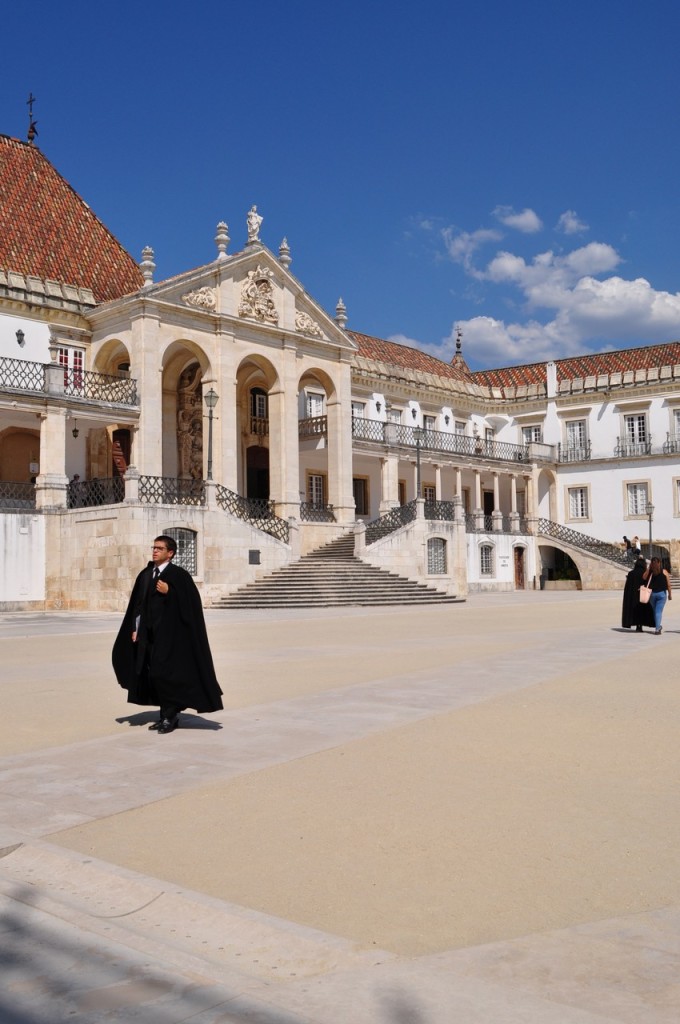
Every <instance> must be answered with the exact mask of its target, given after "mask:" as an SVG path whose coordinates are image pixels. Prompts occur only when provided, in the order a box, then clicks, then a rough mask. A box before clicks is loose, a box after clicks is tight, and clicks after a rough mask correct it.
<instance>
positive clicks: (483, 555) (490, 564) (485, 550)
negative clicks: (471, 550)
mask: <svg viewBox="0 0 680 1024" xmlns="http://www.w3.org/2000/svg"><path fill="white" fill-rule="evenodd" d="M493 556H494V551H493V544H482V545H481V547H480V549H479V572H480V574H481V575H482V576H493V574H494V557H493Z"/></svg>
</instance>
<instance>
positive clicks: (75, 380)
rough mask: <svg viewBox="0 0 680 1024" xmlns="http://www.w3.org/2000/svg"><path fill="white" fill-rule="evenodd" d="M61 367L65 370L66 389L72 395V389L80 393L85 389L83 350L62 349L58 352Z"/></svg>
mask: <svg viewBox="0 0 680 1024" xmlns="http://www.w3.org/2000/svg"><path fill="white" fill-rule="evenodd" d="M58 361H59V365H60V366H61V367H63V370H64V387H65V388H66V390H67V391H68V392H71V393H72V389H73V390H75V391H80V390H81V389H82V387H83V383H84V376H83V371H84V369H85V353H84V352H83V350H82V348H60V349H59V351H58Z"/></svg>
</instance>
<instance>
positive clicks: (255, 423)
mask: <svg viewBox="0 0 680 1024" xmlns="http://www.w3.org/2000/svg"><path fill="white" fill-rule="evenodd" d="M250 433H251V434H255V435H256V436H257V437H268V436H269V418H268V417H267V416H251V417H250Z"/></svg>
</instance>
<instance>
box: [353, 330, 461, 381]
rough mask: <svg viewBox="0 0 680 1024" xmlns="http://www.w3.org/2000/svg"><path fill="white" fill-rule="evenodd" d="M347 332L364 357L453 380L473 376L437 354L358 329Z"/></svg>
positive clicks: (360, 354)
mask: <svg viewBox="0 0 680 1024" xmlns="http://www.w3.org/2000/svg"><path fill="white" fill-rule="evenodd" d="M347 333H348V335H349V336H350V337H351V338H352V339H353V340H354V341H355V342H356V344H357V346H358V348H359V351H358V352H357V355H359V356H363V357H364V359H375V360H377V361H378V362H381V363H388V364H389V365H390V366H402V367H404V368H405V369H407V370H420V371H421V372H423V373H435V374H438V376H440V377H450V378H451V379H452V380H464V381H469V380H470V378H471V377H472V376H473V375H472V374H470V373H469V372H466V371H465V369H463V368H460V367H457V366H452V365H451V363H445V362H443V361H442V360H441V359H437V358H436V357H435V356H430V355H428V354H427V353H426V352H421V351H420V349H417V348H410V347H409V346H408V345H400V344H398V343H397V342H396V341H383V340H382V338H372V337H370V335H368V334H358V333H357V331H348V332H347Z"/></svg>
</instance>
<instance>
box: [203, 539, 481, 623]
mask: <svg viewBox="0 0 680 1024" xmlns="http://www.w3.org/2000/svg"><path fill="white" fill-rule="evenodd" d="M460 601H461V598H458V597H455V596H454V595H451V594H445V593H442V592H441V591H439V590H437V589H436V588H435V587H430V586H427V584H425V583H418V582H416V581H415V580H409V579H406V578H405V577H403V576H399V575H398V574H396V573H392V572H388V571H387V570H385V569H381V568H380V567H379V566H376V565H370V564H369V563H367V562H362V561H361V559H360V558H357V557H356V556H355V554H354V535H353V534H346V535H345V536H343V537H338V538H337V539H336V540H334V541H331V542H330V543H328V544H325V545H324V546H323V547H321V548H318V549H317V550H316V551H311V552H309V553H308V554H306V555H303V556H302V558H300V559H299V561H297V562H295V563H293V564H292V565H286V566H282V567H281V568H280V569H276V570H274V572H272V573H270V574H269V575H267V576H265V577H263V578H262V579H259V580H255V581H254V582H253V583H250V584H248V586H246V587H244V588H242V589H241V590H238V591H236V592H235V593H233V594H228V595H227V596H225V597H223V598H221V599H219V600H218V601H216V602H215V604H214V605H213V607H215V608H315V607H321V608H324V607H325V608H339V607H349V606H352V605H354V606H364V607H368V606H371V605H407V604H408V605H411V604H453V603H455V602H460Z"/></svg>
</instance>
